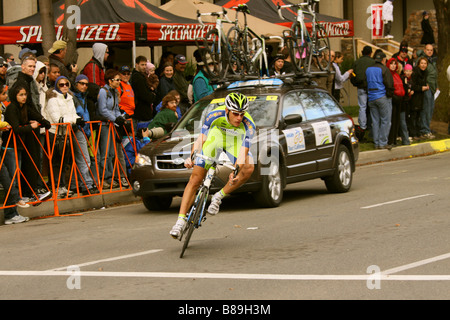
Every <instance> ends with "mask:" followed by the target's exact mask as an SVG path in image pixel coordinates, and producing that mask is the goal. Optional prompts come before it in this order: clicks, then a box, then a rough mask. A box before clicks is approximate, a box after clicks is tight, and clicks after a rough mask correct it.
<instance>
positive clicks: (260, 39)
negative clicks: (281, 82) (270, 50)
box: [230, 4, 284, 76]
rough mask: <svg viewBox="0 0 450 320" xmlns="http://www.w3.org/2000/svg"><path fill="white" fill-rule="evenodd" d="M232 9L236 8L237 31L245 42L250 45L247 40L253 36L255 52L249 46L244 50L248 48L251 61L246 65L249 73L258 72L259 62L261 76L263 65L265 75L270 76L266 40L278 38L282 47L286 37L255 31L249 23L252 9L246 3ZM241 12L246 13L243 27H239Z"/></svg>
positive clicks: (260, 74)
mask: <svg viewBox="0 0 450 320" xmlns="http://www.w3.org/2000/svg"><path fill="white" fill-rule="evenodd" d="M232 9H234V10H236V19H235V28H236V31H237V32H238V33H239V35H240V36H241V37H242V39H243V40H244V43H246V44H247V45H248V43H249V41H248V40H247V38H249V36H250V37H252V39H251V42H252V50H251V52H254V54H252V53H251V52H249V51H250V50H248V49H249V48H244V50H245V49H247V50H245V51H247V52H245V54H246V55H247V56H248V57H249V58H250V61H246V62H247V63H248V62H249V63H250V66H246V67H247V68H248V69H249V70H246V71H247V72H248V73H249V74H251V73H255V72H257V70H256V69H257V63H258V62H259V71H260V73H259V76H264V75H263V74H262V71H263V70H264V69H263V67H265V70H266V74H265V75H266V76H269V66H268V59H267V53H266V43H265V40H266V39H278V40H280V47H284V39H283V38H282V37H279V36H270V37H265V36H260V35H258V34H257V33H256V32H255V31H253V30H252V29H251V28H250V27H249V26H248V24H247V14H249V13H250V11H249V9H248V7H247V6H246V5H245V4H241V5H239V6H236V7H232ZM239 12H241V13H242V14H243V15H244V27H243V28H242V29H241V28H240V27H239V23H238V21H239V18H238V16H239ZM230 31H231V30H230ZM246 58H247V57H246ZM246 60H247V59H246Z"/></svg>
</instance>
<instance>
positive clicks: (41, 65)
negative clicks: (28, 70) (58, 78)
mask: <svg viewBox="0 0 450 320" xmlns="http://www.w3.org/2000/svg"><path fill="white" fill-rule="evenodd" d="M42 68H45V77H44V80H43V83H47V67H46V66H45V64H43V63H42V62H41V61H36V69H35V70H34V74H33V79H34V80H36V78H37V76H38V75H39V70H41V69H42Z"/></svg>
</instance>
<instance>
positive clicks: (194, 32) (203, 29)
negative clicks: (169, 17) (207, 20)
mask: <svg viewBox="0 0 450 320" xmlns="http://www.w3.org/2000/svg"><path fill="white" fill-rule="evenodd" d="M151 26H152V27H153V26H154V25H153V24H152V25H151ZM213 28H214V25H213V24H209V25H207V24H205V25H201V24H162V25H160V27H159V35H156V36H155V35H154V34H153V32H152V31H150V33H149V35H148V36H149V38H148V40H149V41H155V40H156V41H195V40H196V39H198V38H204V37H206V34H207V33H208V31H210V30H212V29H213ZM156 29H157V28H155V30H156ZM155 38H157V39H155Z"/></svg>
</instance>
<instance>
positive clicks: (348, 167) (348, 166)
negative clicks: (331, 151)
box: [324, 145, 353, 193]
mask: <svg viewBox="0 0 450 320" xmlns="http://www.w3.org/2000/svg"><path fill="white" fill-rule="evenodd" d="M352 161H353V160H352V158H351V156H350V152H349V151H348V149H347V147H346V146H344V145H340V146H339V149H338V154H337V157H336V165H335V171H334V174H333V175H332V176H330V177H326V178H325V179H324V180H325V185H326V187H327V190H328V191H329V192H333V193H342V192H347V191H348V190H350V187H351V185H352V180H353V171H352Z"/></svg>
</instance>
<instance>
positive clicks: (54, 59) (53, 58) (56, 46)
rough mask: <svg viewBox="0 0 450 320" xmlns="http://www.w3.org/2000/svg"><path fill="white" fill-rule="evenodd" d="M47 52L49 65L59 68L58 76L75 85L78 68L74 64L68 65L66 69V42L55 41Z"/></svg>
mask: <svg viewBox="0 0 450 320" xmlns="http://www.w3.org/2000/svg"><path fill="white" fill-rule="evenodd" d="M48 52H49V53H50V56H49V57H48V58H49V63H50V64H52V63H53V64H56V65H57V66H58V67H59V72H60V74H61V75H62V76H64V77H66V78H67V79H69V80H70V82H71V83H75V78H76V76H77V72H78V66H77V65H76V64H70V65H68V66H67V67H66V63H65V62H64V58H65V57H66V53H67V42H66V41H63V40H56V41H55V42H53V45H52V47H51V48H50V49H49V50H48Z"/></svg>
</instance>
